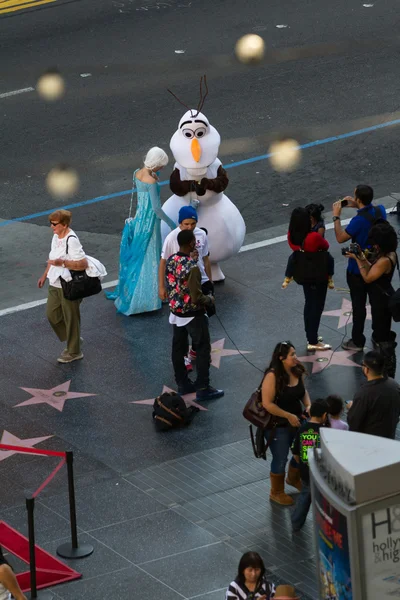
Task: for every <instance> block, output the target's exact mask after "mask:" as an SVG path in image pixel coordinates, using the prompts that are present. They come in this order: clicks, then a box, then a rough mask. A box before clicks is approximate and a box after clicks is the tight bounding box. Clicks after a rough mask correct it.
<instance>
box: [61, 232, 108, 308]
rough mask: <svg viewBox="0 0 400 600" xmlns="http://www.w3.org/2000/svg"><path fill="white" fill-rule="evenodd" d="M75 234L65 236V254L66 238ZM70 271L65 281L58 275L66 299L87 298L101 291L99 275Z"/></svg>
mask: <svg viewBox="0 0 400 600" xmlns="http://www.w3.org/2000/svg"><path fill="white" fill-rule="evenodd" d="M71 237H74V238H76V235H69V236H68V237H67V244H66V254H67V255H68V240H69V238H71ZM69 272H70V273H71V277H72V279H71V281H65V279H63V278H62V277H60V281H61V287H62V290H63V294H64V298H66V299H67V300H71V301H72V300H81V299H82V298H88V297H89V296H94V295H95V294H98V293H100V292H101V289H102V288H101V282H100V278H99V277H89V275H88V274H87V273H86V270H85V271H73V270H71V269H70V270H69Z"/></svg>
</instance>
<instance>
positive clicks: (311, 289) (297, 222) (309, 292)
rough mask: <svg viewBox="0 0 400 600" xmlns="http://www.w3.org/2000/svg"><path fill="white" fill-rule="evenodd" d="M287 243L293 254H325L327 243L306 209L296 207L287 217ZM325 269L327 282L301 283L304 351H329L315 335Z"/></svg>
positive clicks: (323, 305) (321, 311) (324, 292)
mask: <svg viewBox="0 0 400 600" xmlns="http://www.w3.org/2000/svg"><path fill="white" fill-rule="evenodd" d="M288 243H289V246H290V247H291V249H292V250H294V251H295V252H301V251H303V252H319V251H327V250H328V248H329V244H328V242H327V241H326V240H325V239H324V238H323V237H322V236H321V235H320V234H319V233H317V232H316V231H311V221H310V214H309V212H308V211H307V210H306V209H305V208H300V207H299V208H295V209H294V210H293V212H292V216H291V217H290V223H289V233H288ZM328 277H329V276H328V268H327V272H326V280H324V281H316V282H315V283H303V284H302V287H303V291H304V298H305V303H304V329H305V331H306V336H307V350H308V351H309V352H312V351H315V350H330V349H331V348H332V346H330V345H329V344H324V342H323V340H322V339H321V338H319V336H318V329H319V324H320V321H321V316H322V313H323V311H324V307H325V299H326V292H327V289H328Z"/></svg>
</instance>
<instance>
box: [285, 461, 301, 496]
mask: <svg viewBox="0 0 400 600" xmlns="http://www.w3.org/2000/svg"><path fill="white" fill-rule="evenodd" d="M286 483H287V484H288V485H291V486H292V487H294V488H296V489H297V490H299V492H301V488H302V483H301V479H300V471H299V469H296V467H293V466H292V465H290V464H289V469H288V474H287V477H286Z"/></svg>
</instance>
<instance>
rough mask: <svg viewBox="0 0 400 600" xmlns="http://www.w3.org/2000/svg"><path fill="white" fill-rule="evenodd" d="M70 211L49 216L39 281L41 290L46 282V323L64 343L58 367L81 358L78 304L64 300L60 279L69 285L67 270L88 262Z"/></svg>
mask: <svg viewBox="0 0 400 600" xmlns="http://www.w3.org/2000/svg"><path fill="white" fill-rule="evenodd" d="M71 217H72V215H71V213H70V212H69V210H56V211H55V212H53V213H51V215H49V221H50V227H51V228H52V231H53V233H54V235H53V239H52V242H51V250H50V254H49V260H48V261H47V267H46V270H45V271H44V273H43V275H42V276H41V277H40V279H39V280H38V287H39V288H42V287H43V286H44V284H45V281H46V279H48V280H49V292H48V297H47V305H46V315H47V319H48V321H49V323H50V325H51V326H52V328H53V330H54V332H55V333H56V335H57V337H58V339H59V340H60V341H61V342H65V341H66V342H67V347H66V349H65V350H64V351H63V352H62V354H61V356H60V357H59V358H57V360H58V362H60V363H70V362H72V361H74V360H80V359H81V358H83V353H82V351H81V341H82V340H81V337H80V331H81V317H80V310H79V305H80V303H81V300H67V299H66V298H64V294H63V290H62V287H61V281H60V277H63V279H66V280H67V281H68V276H69V278H70V273H69V270H73V271H83V270H85V269H86V268H87V267H88V261H87V258H86V255H85V253H84V251H83V248H82V245H81V243H80V241H79V239H78V236H77V235H76V233H75V232H74V231H73V230H72V229H70V223H71Z"/></svg>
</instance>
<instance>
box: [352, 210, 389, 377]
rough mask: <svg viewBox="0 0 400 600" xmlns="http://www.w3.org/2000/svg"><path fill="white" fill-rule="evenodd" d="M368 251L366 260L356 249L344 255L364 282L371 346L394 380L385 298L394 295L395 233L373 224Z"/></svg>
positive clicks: (384, 224)
mask: <svg viewBox="0 0 400 600" xmlns="http://www.w3.org/2000/svg"><path fill="white" fill-rule="evenodd" d="M368 245H370V246H371V248H372V252H370V253H369V260H368V259H367V257H366V256H365V254H364V253H363V252H362V251H361V249H360V248H359V246H357V247H356V248H352V249H353V250H355V251H354V252H349V253H347V255H346V256H348V257H350V259H351V260H355V261H356V263H357V266H358V268H359V270H360V273H361V277H362V278H363V281H364V283H365V284H366V285H367V286H368V296H369V301H370V303H371V316H372V343H373V344H374V346H375V348H377V349H379V351H380V352H381V353H382V354H383V357H384V359H385V369H386V373H387V374H388V375H389V376H390V377H394V375H395V372H396V355H395V348H396V345H397V344H396V341H395V340H396V333H395V332H394V331H392V330H391V327H392V315H391V312H390V310H389V298H390V296H391V295H392V294H393V293H394V289H393V287H392V283H391V281H392V277H393V273H394V270H395V268H396V266H397V264H398V259H397V253H396V250H397V233H396V231H395V230H394V229H393V227H392V226H391V225H390V223H388V222H387V221H382V222H380V223H377V224H376V225H373V226H372V227H371V230H370V232H369V236H368Z"/></svg>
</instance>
